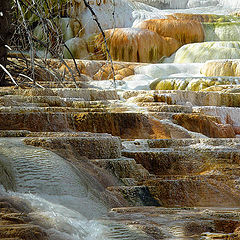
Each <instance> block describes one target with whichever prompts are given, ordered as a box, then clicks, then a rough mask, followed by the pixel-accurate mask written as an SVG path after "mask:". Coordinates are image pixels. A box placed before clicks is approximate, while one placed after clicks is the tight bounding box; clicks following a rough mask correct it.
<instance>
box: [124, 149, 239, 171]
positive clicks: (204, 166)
mask: <svg viewBox="0 0 240 240" xmlns="http://www.w3.org/2000/svg"><path fill="white" fill-rule="evenodd" d="M122 155H123V156H125V157H128V158H134V159H135V160H136V162H137V163H139V164H142V165H143V167H144V168H146V169H147V170H148V171H149V172H150V173H152V174H155V175H176V174H178V175H187V174H200V173H201V172H203V171H206V170H211V169H212V168H213V166H214V165H216V166H218V165H221V164H233V165H235V166H237V165H238V164H239V162H240V149H232V148H226V149H224V148H221V149H211V148H210V149H202V150H199V149H196V150H194V149H184V150H183V149H178V150H176V149H155V150H154V151H153V150H151V149H149V150H145V151H140V150H137V151H124V150H123V151H122Z"/></svg>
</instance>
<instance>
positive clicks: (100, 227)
mask: <svg viewBox="0 0 240 240" xmlns="http://www.w3.org/2000/svg"><path fill="white" fill-rule="evenodd" d="M0 154H1V155H0V166H1V161H2V159H3V157H2V156H4V157H6V158H7V159H8V161H10V163H9V165H10V168H9V169H8V171H12V172H13V173H14V175H15V181H16V192H6V191H5V190H4V189H3V187H2V185H0V195H1V196H5V197H8V196H9V197H17V198H20V199H22V200H24V201H26V202H27V203H28V204H30V206H31V207H32V212H31V213H30V215H31V216H32V217H33V218H35V219H37V221H38V222H39V221H40V225H42V224H43V226H44V228H45V229H46V232H47V233H48V234H49V236H50V239H55V240H56V239H57V240H96V239H99V240H111V239H126V240H136V239H150V238H149V237H148V236H146V234H144V233H143V232H141V231H140V232H139V231H135V230H134V231H133V230H131V229H130V228H128V227H127V226H124V225H122V224H119V223H115V222H113V221H110V220H107V218H106V220H96V219H99V218H102V217H106V213H107V211H108V209H107V207H106V206H105V205H104V204H103V203H101V200H100V199H99V198H97V197H96V196H95V195H94V189H93V186H91V184H90V182H91V179H89V178H88V176H87V174H84V173H83V172H81V171H79V170H78V169H75V168H74V167H73V166H72V165H70V164H69V163H68V162H67V161H66V160H65V159H63V158H61V157H60V156H58V155H56V154H54V153H53V152H51V151H48V150H45V149H42V148H37V147H33V146H27V145H24V144H23V143H22V140H21V139H20V138H0ZM4 161H5V160H4ZM93 184H95V185H98V183H96V182H94V183H93Z"/></svg>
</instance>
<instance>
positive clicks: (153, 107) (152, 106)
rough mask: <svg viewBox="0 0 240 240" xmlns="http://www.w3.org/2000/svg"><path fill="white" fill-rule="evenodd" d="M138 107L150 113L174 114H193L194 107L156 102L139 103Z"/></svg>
mask: <svg viewBox="0 0 240 240" xmlns="http://www.w3.org/2000/svg"><path fill="white" fill-rule="evenodd" d="M138 106H141V107H145V108H147V110H148V111H149V112H172V113H192V107H189V106H184V105H168V104H162V103H160V102H159V103H155V102H147V103H146V102H144V103H140V104H139V103H138Z"/></svg>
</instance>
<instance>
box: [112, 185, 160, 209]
mask: <svg viewBox="0 0 240 240" xmlns="http://www.w3.org/2000/svg"><path fill="white" fill-rule="evenodd" d="M107 191H110V192H112V193H114V194H117V195H118V194H120V195H121V196H123V197H124V198H125V199H126V200H127V201H128V202H129V204H130V205H131V206H160V203H159V201H158V200H156V199H155V198H154V197H153V196H152V195H151V193H150V191H149V188H148V187H146V186H112V187H108V188H107Z"/></svg>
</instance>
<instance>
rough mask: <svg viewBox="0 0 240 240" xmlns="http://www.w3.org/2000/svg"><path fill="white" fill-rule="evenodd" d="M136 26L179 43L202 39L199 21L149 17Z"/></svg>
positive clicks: (202, 34) (201, 40)
mask: <svg viewBox="0 0 240 240" xmlns="http://www.w3.org/2000/svg"><path fill="white" fill-rule="evenodd" d="M136 27H138V28H143V29H148V30H151V31H154V32H156V33H158V34H159V35H160V36H162V37H171V38H174V39H176V40H178V41H179V42H180V43H181V44H187V43H194V42H203V41H204V31H203V27H202V24H201V23H200V22H199V21H193V20H174V19H150V20H145V21H143V22H141V23H139V24H138V25H137V26H136Z"/></svg>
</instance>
